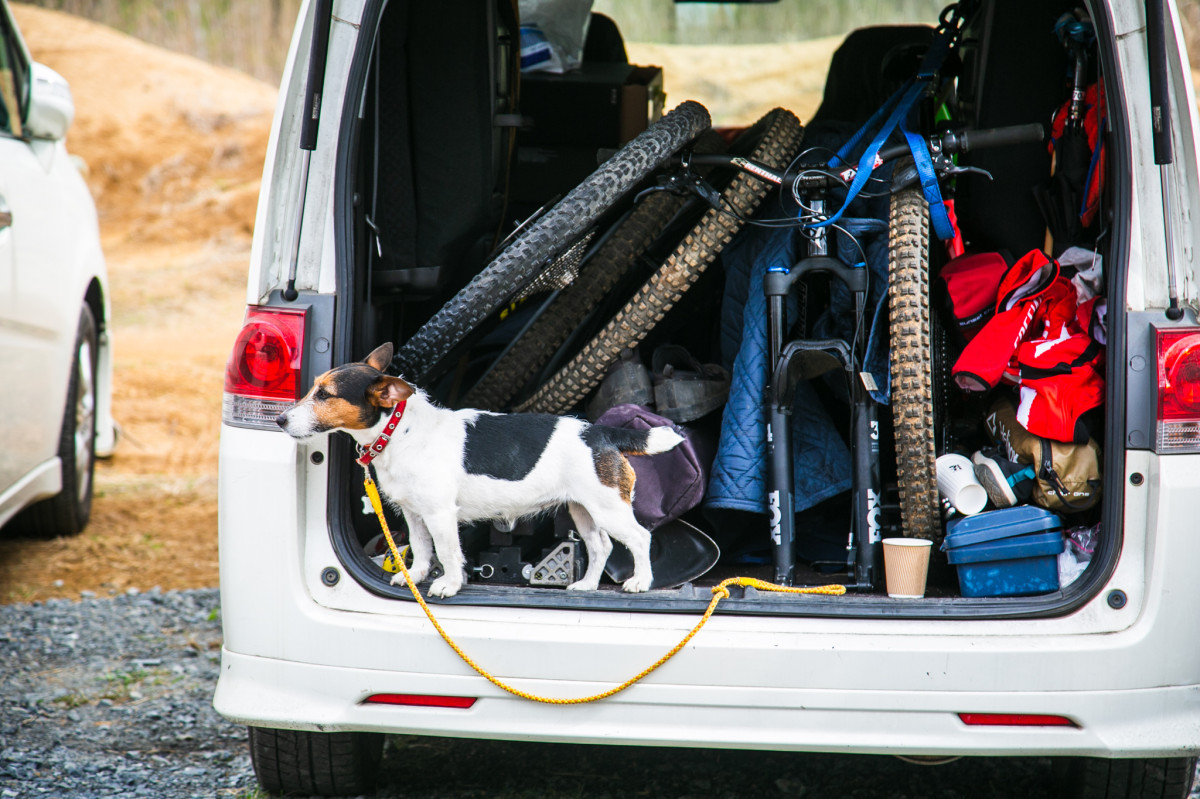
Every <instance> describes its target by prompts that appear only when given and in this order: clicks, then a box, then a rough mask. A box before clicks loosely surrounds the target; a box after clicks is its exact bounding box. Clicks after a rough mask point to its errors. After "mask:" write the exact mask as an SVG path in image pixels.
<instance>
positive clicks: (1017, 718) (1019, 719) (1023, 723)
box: [958, 713, 1079, 727]
mask: <svg viewBox="0 0 1200 799" xmlns="http://www.w3.org/2000/svg"><path fill="white" fill-rule="evenodd" d="M958 717H959V718H960V719H962V722H963V724H969V725H971V726H972V727H1078V726H1079V725H1078V724H1076V723H1075V722H1073V721H1071V720H1070V719H1069V718H1067V717H1066V716H1046V715H1042V714H1040V713H959V714H958Z"/></svg>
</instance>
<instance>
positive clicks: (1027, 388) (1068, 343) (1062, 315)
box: [953, 250, 1104, 443]
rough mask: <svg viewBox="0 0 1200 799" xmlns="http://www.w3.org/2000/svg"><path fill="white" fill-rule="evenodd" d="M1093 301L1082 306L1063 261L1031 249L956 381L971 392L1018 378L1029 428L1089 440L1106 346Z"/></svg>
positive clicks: (1022, 417) (962, 360) (1021, 413)
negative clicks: (1095, 331) (1086, 421)
mask: <svg viewBox="0 0 1200 799" xmlns="http://www.w3.org/2000/svg"><path fill="white" fill-rule="evenodd" d="M1094 304H1095V303H1092V302H1089V303H1086V304H1085V308H1080V307H1079V306H1078V305H1077V303H1076V292H1075V288H1074V286H1072V285H1071V281H1070V280H1068V279H1067V278H1065V277H1063V276H1062V275H1061V273H1060V271H1059V267H1058V264H1057V262H1055V261H1052V260H1050V259H1049V258H1047V257H1046V255H1045V253H1042V252H1041V251H1038V250H1034V251H1032V252H1030V253H1028V254H1027V255H1026V256H1025V257H1024V258H1022V259H1021V260H1019V261H1017V263H1015V264H1013V267H1012V268H1011V269H1010V270H1009V271H1008V272H1007V273H1006V274H1005V276H1004V279H1003V280H1001V282H1000V292H999V298H998V299H997V301H996V315H995V316H994V317H993V318H992V319H991V321H989V322H988V323H987V324H986V325H984V326H983V329H981V330H980V331H979V333H978V334H977V335H976V336H975V338H973V339H971V341H970V343H968V344H967V346H966V348H965V349H964V350H963V352H962V355H961V356H959V359H958V361H957V362H955V364H954V369H953V374H954V380H955V382H956V383H957V384H958V386H959V387H960V388H962V389H963V390H965V391H987V390H989V389H992V388H995V387H996V386H997V385H999V384H1000V382H1001V381H1004V382H1007V383H1012V384H1018V385H1020V387H1021V389H1020V394H1021V402H1020V407H1019V408H1018V411H1017V419H1018V421H1020V422H1021V424H1022V425H1024V427H1025V429H1026V430H1028V431H1029V432H1030V433H1033V434H1034V435H1036V436H1041V437H1042V438H1048V439H1052V440H1055V441H1076V442H1079V443H1086V442H1087V439H1088V435H1087V431H1086V430H1084V429H1083V427H1082V425H1081V424H1080V421H1079V420H1080V417H1081V416H1082V415H1083V414H1084V413H1085V412H1087V411H1089V410H1091V409H1092V408H1095V407H1097V406H1099V405H1101V404H1102V403H1103V402H1104V377H1103V368H1104V348H1103V346H1102V345H1101V344H1100V343H1099V342H1098V341H1096V340H1095V339H1093V338H1092V336H1091V335H1090V320H1091V311H1092V307H1093V305H1094ZM1085 309H1086V316H1085V314H1084V311H1085ZM1085 324H1088V325H1089V327H1084V326H1083V325H1085Z"/></svg>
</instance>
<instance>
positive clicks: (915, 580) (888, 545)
mask: <svg viewBox="0 0 1200 799" xmlns="http://www.w3.org/2000/svg"><path fill="white" fill-rule="evenodd" d="M932 549H933V542H932V541H930V540H929V539H927V538H885V539H883V571H884V576H885V579H886V581H887V594H888V596H890V597H891V598H892V599H920V598H921V597H923V596H925V580H926V578H927V577H928V576H929V553H930V551H931V550H932Z"/></svg>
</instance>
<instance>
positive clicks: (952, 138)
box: [686, 122, 1045, 185]
mask: <svg viewBox="0 0 1200 799" xmlns="http://www.w3.org/2000/svg"><path fill="white" fill-rule="evenodd" d="M1044 137H1045V132H1044V129H1043V128H1042V126H1041V124H1039V123H1037V122H1031V123H1029V124H1025V125H1009V126H1006V127H1003V128H987V129H984V130H962V131H947V132H945V133H941V134H938V135H936V136H933V137H931V139H930V144H931V145H933V146H934V147H933V148H931V149H937V150H938V151H940V152H942V153H944V154H947V155H953V154H955V153H965V152H967V151H968V150H982V149H985V148H988V147H1005V146H1008V145H1012V144H1027V143H1031V142H1039V141H1042V140H1043V138H1044ZM908 152H909V148H908V145H907V144H898V145H896V146H894V147H889V148H887V149H885V150H881V151H880V152H879V155H878V156H876V158H875V165H876V166H879V165H881V164H884V163H887V162H888V161H890V160H892V159H894V158H899V157H900V156H902V155H907V154H908ZM686 162H687V163H689V164H694V165H696V166H733V167H737V168H738V169H741V170H743V171H745V172H749V173H750V174H752V175H756V176H758V177H760V178H762V179H763V180H767V181H770V182H771V183H774V184H776V185H779V184H781V183H784V182H785V181H788V180H789V179H790V178H791V177H793V176H794V174H795V173H791V174H784V173H782V172H780V171H778V170H775V169H770V168H769V167H766V166H764V165H763V164H759V163H757V162H755V161H751V160H750V159H748V158H743V157H741V156H737V155H715V154H702V153H693V154H692V155H691V156H690V157H688V158H687V159H686Z"/></svg>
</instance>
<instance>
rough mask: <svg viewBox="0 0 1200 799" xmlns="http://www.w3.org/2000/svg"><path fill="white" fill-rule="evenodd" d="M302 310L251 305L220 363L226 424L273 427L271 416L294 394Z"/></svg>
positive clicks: (297, 393)
mask: <svg viewBox="0 0 1200 799" xmlns="http://www.w3.org/2000/svg"><path fill="white" fill-rule="evenodd" d="M304 313H305V312H304V311H303V310H296V309H293V308H269V307H260V306H251V307H249V308H247V309H246V320H245V322H243V323H242V330H241V332H240V333H238V337H237V340H236V341H235V342H234V344H233V352H231V353H230V355H229V363H228V364H226V366H225V401H224V403H223V407H222V412H221V418H222V420H223V421H224V422H225V423H226V424H232V425H237V426H239V427H257V428H262V429H266V430H278V429H279V427H278V425H276V424H275V417H276V416H278V415H279V414H280V413H281V412H282V411H284V410H285V409H286V408H288V407H289V406H291V405H292V404H294V403H295V402H296V400H298V399H299V398H300V372H301V368H302V366H303V354H304V346H303V345H304Z"/></svg>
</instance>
